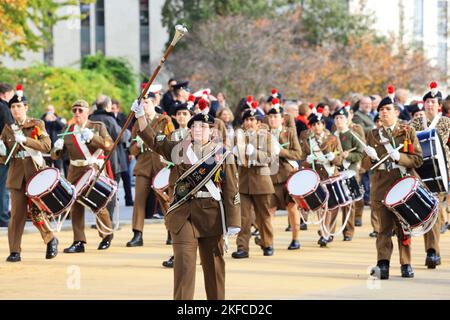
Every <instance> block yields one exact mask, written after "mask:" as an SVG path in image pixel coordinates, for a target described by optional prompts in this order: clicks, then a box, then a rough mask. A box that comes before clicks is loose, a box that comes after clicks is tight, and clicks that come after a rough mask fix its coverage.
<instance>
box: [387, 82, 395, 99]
mask: <svg viewBox="0 0 450 320" xmlns="http://www.w3.org/2000/svg"><path fill="white" fill-rule="evenodd" d="M387 93H388V97H389V98H391V100H392V101H394V98H395V87H394V86H393V85H392V84H391V85H390V86H389V87H388V89H387Z"/></svg>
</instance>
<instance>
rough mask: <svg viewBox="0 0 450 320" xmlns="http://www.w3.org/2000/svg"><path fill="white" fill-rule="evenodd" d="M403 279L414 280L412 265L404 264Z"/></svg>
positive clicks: (402, 267) (402, 269)
mask: <svg viewBox="0 0 450 320" xmlns="http://www.w3.org/2000/svg"><path fill="white" fill-rule="evenodd" d="M400 270H401V272H402V278H414V271H413V268H412V267H411V265H410V264H404V265H402V266H401V268H400Z"/></svg>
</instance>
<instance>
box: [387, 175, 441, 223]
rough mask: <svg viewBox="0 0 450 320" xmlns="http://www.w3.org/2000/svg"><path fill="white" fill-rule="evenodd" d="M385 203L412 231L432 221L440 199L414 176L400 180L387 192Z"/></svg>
mask: <svg viewBox="0 0 450 320" xmlns="http://www.w3.org/2000/svg"><path fill="white" fill-rule="evenodd" d="M383 203H384V205H385V206H386V207H387V208H388V209H391V210H392V211H393V212H394V213H395V214H396V215H397V217H398V218H399V219H400V221H401V222H402V223H403V224H406V225H407V226H409V227H410V228H411V229H413V228H416V227H420V226H422V225H424V224H425V223H427V222H429V221H432V219H433V218H434V215H436V214H437V207H438V199H437V198H436V197H435V196H433V195H432V194H431V193H430V192H429V191H428V190H427V189H426V188H424V186H423V185H422V182H421V181H420V180H419V179H417V178H416V177H413V176H407V177H404V178H402V179H400V180H398V181H397V182H396V183H395V184H394V185H393V186H392V187H391V188H390V189H389V190H388V191H387V193H386V195H385V197H384V200H383Z"/></svg>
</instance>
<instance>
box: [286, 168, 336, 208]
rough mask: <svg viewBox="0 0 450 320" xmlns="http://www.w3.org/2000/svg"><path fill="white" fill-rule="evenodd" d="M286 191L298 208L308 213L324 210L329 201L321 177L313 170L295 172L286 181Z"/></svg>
mask: <svg viewBox="0 0 450 320" xmlns="http://www.w3.org/2000/svg"><path fill="white" fill-rule="evenodd" d="M286 189H287V191H288V192H289V194H290V195H291V197H292V199H294V200H295V202H296V203H297V204H298V206H299V207H301V208H302V209H304V210H307V211H315V210H318V209H321V208H323V207H324V206H325V204H326V201H327V199H328V193H327V190H326V189H325V188H324V187H323V186H322V185H321V184H320V177H319V175H318V174H317V173H316V172H315V171H313V170H311V169H303V170H299V171H296V172H294V173H293V174H292V175H291V176H290V177H289V178H288V179H287V181H286Z"/></svg>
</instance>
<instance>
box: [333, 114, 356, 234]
mask: <svg viewBox="0 0 450 320" xmlns="http://www.w3.org/2000/svg"><path fill="white" fill-rule="evenodd" d="M333 119H334V123H335V125H336V129H337V131H336V132H335V135H336V136H337V137H338V138H339V141H340V143H341V147H342V150H343V151H342V158H343V160H342V166H341V169H343V170H352V171H354V172H355V173H356V176H357V177H358V182H359V175H358V171H359V166H360V162H361V160H362V157H363V151H364V147H363V146H362V144H361V143H360V142H359V141H358V139H357V138H355V136H354V134H357V133H352V131H351V129H350V128H349V126H348V112H347V110H346V108H341V109H339V110H337V111H336V112H335V113H334V114H333ZM359 138H360V139H361V137H359ZM363 201H364V200H363ZM363 207H364V202H363ZM342 209H343V210H342V223H344V221H345V216H346V214H347V212H348V207H344V208H342ZM355 213H356V201H355V203H354V204H353V205H351V214H350V217H349V219H348V222H347V224H346V226H345V228H344V231H343V234H344V241H351V240H352V238H353V234H354V232H355ZM335 221H336V220H335V219H334V221H331V224H332V225H333V226H334V225H335ZM334 228H335V227H333V228H332V230H331V232H333V233H334Z"/></svg>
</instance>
